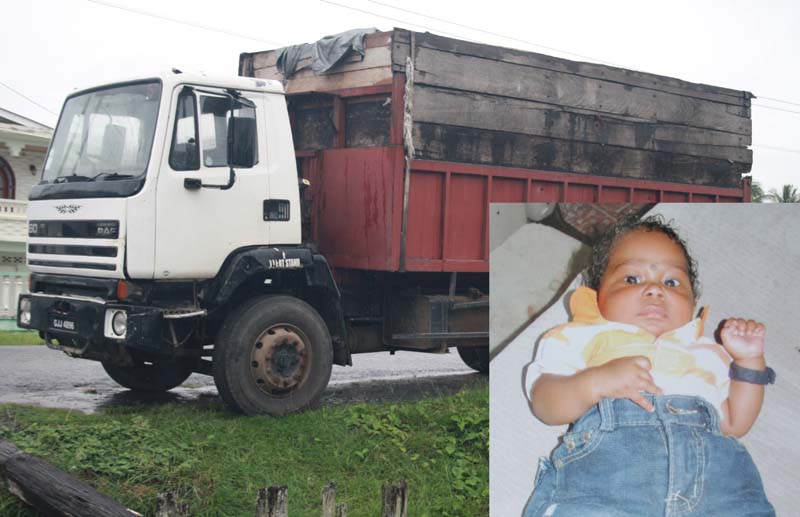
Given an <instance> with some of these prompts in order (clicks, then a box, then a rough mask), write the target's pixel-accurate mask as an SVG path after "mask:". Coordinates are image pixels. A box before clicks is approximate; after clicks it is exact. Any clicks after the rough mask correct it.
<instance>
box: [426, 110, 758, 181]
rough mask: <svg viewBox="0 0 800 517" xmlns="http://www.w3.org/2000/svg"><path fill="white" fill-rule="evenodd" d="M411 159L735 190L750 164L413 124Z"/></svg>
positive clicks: (497, 132) (453, 127)
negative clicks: (413, 153) (413, 157)
mask: <svg viewBox="0 0 800 517" xmlns="http://www.w3.org/2000/svg"><path fill="white" fill-rule="evenodd" d="M413 134H414V148H415V158H417V159H426V160H443V161H451V162H461V163H473V164H486V165H499V166H504V167H519V168H526V169H540V170H548V171H562V172H574V173H580V174H594V175H598V176H611V177H617V178H640V179H649V180H654V181H664V182H675V183H687V184H694V185H710V186H716V187H730V188H735V187H738V186H739V183H740V181H741V175H742V174H745V173H747V172H748V171H749V170H750V164H749V163H739V162H733V163H731V162H729V161H728V160H719V159H715V158H703V157H696V156H687V155H682V154H675V153H666V152H657V151H647V150H639V149H626V148H622V147H617V146H612V145H600V144H593V143H586V142H576V141H570V140H558V139H554V138H547V137H539V136H531V135H522V134H518V133H507V132H502V131H485V130H478V129H472V128H464V127H455V126H446V125H441V124H428V123H421V122H416V123H414V130H413Z"/></svg>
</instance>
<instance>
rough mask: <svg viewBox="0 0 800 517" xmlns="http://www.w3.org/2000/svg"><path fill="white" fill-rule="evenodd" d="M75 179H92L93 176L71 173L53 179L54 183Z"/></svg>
mask: <svg viewBox="0 0 800 517" xmlns="http://www.w3.org/2000/svg"><path fill="white" fill-rule="evenodd" d="M73 181H92V178H90V177H88V176H79V175H77V174H71V175H69V176H59V177H57V178H56V179H54V180H53V183H72V182H73Z"/></svg>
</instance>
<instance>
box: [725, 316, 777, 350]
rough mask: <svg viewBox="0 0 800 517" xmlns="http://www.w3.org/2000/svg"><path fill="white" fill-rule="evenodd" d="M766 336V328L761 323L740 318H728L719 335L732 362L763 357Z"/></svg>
mask: <svg viewBox="0 0 800 517" xmlns="http://www.w3.org/2000/svg"><path fill="white" fill-rule="evenodd" d="M766 334H767V327H765V326H764V324H763V323H759V322H757V321H753V320H744V319H742V318H728V319H727V320H726V321H725V324H724V325H723V326H722V330H721V331H720V333H719V335H720V338H722V346H724V347H725V350H727V351H728V353H729V354H731V357H733V359H734V360H742V359H753V358H756V357H761V356H763V355H764V336H766Z"/></svg>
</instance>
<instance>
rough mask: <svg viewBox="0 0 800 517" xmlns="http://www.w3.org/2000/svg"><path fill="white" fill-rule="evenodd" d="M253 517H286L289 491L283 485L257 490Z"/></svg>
mask: <svg viewBox="0 0 800 517" xmlns="http://www.w3.org/2000/svg"><path fill="white" fill-rule="evenodd" d="M255 515H256V517H288V515H289V489H288V488H287V487H286V486H285V485H282V486H277V485H273V486H270V487H267V488H261V489H259V491H258V500H257V501H256V513H255Z"/></svg>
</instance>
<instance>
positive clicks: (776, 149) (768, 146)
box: [750, 144, 800, 154]
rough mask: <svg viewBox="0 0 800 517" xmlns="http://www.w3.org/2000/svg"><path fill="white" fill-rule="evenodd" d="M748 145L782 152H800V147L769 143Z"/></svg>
mask: <svg viewBox="0 0 800 517" xmlns="http://www.w3.org/2000/svg"><path fill="white" fill-rule="evenodd" d="M750 147H755V148H757V149H769V150H770V151H781V152H784V153H795V154H800V149H788V148H786V147H773V146H771V145H760V144H753V145H751V146H750Z"/></svg>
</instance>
